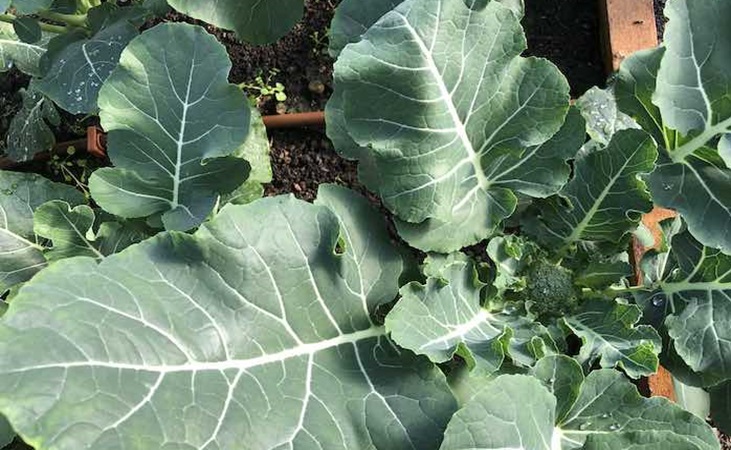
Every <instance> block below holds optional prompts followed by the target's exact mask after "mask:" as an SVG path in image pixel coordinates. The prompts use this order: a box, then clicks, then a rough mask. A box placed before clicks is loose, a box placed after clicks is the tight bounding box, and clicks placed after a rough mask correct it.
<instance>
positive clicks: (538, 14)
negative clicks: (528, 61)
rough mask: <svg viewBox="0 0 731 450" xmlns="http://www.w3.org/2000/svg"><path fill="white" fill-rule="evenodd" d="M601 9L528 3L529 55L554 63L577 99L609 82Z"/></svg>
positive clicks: (574, 3)
mask: <svg viewBox="0 0 731 450" xmlns="http://www.w3.org/2000/svg"><path fill="white" fill-rule="evenodd" d="M598 8H599V2H597V1H589V0H526V1H525V10H526V13H525V19H523V26H524V27H525V30H526V35H527V37H528V50H527V52H526V53H527V54H529V55H535V56H542V57H544V58H547V59H549V60H551V61H553V63H554V64H556V65H557V66H558V68H559V69H561V71H562V72H563V73H564V75H566V77H567V78H568V80H569V84H570V85H571V95H572V96H574V97H578V96H580V95H581V94H583V93H584V92H586V90H587V89H589V88H590V87H592V86H602V85H604V82H605V80H606V73H605V72H604V63H603V60H602V51H601V40H600V25H599V10H598Z"/></svg>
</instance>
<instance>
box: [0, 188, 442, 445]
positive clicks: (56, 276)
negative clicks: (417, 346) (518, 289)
mask: <svg viewBox="0 0 731 450" xmlns="http://www.w3.org/2000/svg"><path fill="white" fill-rule="evenodd" d="M318 202H322V203H324V204H327V205H337V206H336V207H334V208H330V207H326V206H319V205H311V204H307V203H304V202H302V201H299V200H296V199H294V198H293V197H292V196H287V197H276V198H267V199H261V200H258V201H256V202H253V203H251V204H248V205H243V206H240V205H228V206H226V207H224V208H223V210H222V211H221V212H220V213H219V214H218V215H217V216H216V217H215V218H214V219H213V220H211V221H210V222H207V223H205V224H204V225H203V226H202V227H201V228H200V229H199V230H198V231H197V232H196V233H195V234H194V235H192V236H191V235H186V234H182V233H177V232H172V233H161V234H158V235H157V236H156V237H154V238H152V239H150V240H147V241H145V242H143V243H141V244H138V245H136V246H132V247H130V248H128V249H127V250H125V251H123V252H121V253H118V254H116V255H113V256H110V257H109V258H106V259H104V260H103V261H102V262H101V263H99V264H97V263H96V261H95V260H93V259H88V258H74V259H70V260H64V261H61V262H59V263H57V264H55V265H54V266H51V267H49V268H48V269H47V270H44V271H43V272H42V273H41V274H39V275H38V276H37V277H36V278H35V279H34V280H33V281H32V282H30V283H29V284H27V285H26V286H24V287H23V289H22V290H21V291H20V293H19V294H18V296H17V297H16V298H15V299H14V300H13V302H12V304H11V306H10V310H9V311H8V313H7V314H6V315H5V317H4V318H3V320H2V322H1V323H0V353H1V354H2V355H3V358H2V360H1V361H0V376H1V377H2V379H3V383H2V384H0V411H2V412H3V413H4V414H6V416H7V417H8V418H9V420H10V422H11V423H12V425H13V427H14V428H15V429H16V430H17V432H18V433H19V434H20V435H21V436H22V437H23V438H24V439H25V440H26V441H27V442H30V443H32V444H34V445H37V446H39V447H49V448H71V447H73V448H79V447H92V448H112V447H127V448H144V449H148V448H163V447H165V446H173V447H179V448H183V447H185V448H199V449H203V448H206V449H212V448H217V449H230V448H239V447H241V445H242V443H246V444H245V446H246V448H247V449H251V450H256V449H273V448H318V447H321V448H328V449H353V448H394V449H395V448H398V449H402V448H403V449H414V450H420V449H430V448H436V447H438V445H439V442H440V440H441V436H442V433H443V431H444V428H445V426H446V422H447V421H448V419H449V417H450V416H451V415H452V413H453V412H454V410H455V409H456V404H455V401H454V398H453V397H452V395H451V393H450V392H449V390H448V387H447V384H446V382H445V380H444V376H443V375H442V374H441V372H440V371H439V370H438V369H437V368H436V367H435V366H434V365H433V364H432V363H431V362H429V361H428V360H427V359H426V358H421V357H416V356H414V355H413V354H412V353H410V352H408V351H405V350H400V349H397V348H396V347H395V345H394V344H392V343H391V342H390V341H389V339H388V338H387V336H386V331H385V328H384V327H383V326H380V325H378V324H376V323H374V322H373V320H372V318H371V317H372V315H373V313H374V312H375V309H376V308H377V307H378V306H379V305H380V304H382V303H383V302H384V301H391V300H392V299H393V298H394V297H395V296H396V294H397V289H398V277H399V274H400V272H401V260H400V256H399V253H398V250H397V248H396V247H394V246H392V245H391V244H390V242H389V241H388V240H386V239H384V236H386V231H385V226H384V224H383V222H382V221H381V219H380V218H379V215H378V213H377V211H376V210H375V209H374V208H372V207H369V206H367V203H366V201H365V200H364V199H362V198H359V197H358V196H357V195H356V194H353V193H351V192H349V191H346V190H342V189H335V188H333V189H332V190H326V192H325V193H324V194H323V193H321V196H320V199H319V200H318ZM351 205H354V207H351ZM376 222H380V223H379V226H377V227H375V228H374V227H373V225H374V223H376ZM381 261H385V262H386V263H385V264H381ZM41 348H42V349H43V351H40V349H41Z"/></svg>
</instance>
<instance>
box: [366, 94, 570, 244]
mask: <svg viewBox="0 0 731 450" xmlns="http://www.w3.org/2000/svg"><path fill="white" fill-rule="evenodd" d="M583 143H584V120H583V119H582V118H581V115H580V114H579V112H578V110H576V109H575V108H572V109H570V110H569V113H568V115H567V116H566V121H565V122H564V124H563V126H562V127H561V129H560V130H559V131H558V133H556V134H555V135H554V136H553V137H552V138H551V139H549V140H548V141H546V142H544V143H543V144H540V145H536V146H534V147H530V148H528V149H526V150H525V152H524V153H523V154H522V155H520V156H514V155H512V154H509V153H506V154H504V155H502V156H499V157H497V158H495V159H494V160H492V161H491V163H490V169H489V170H490V172H489V174H488V177H489V178H490V179H491V180H492V184H493V186H496V187H500V188H504V189H502V190H498V191H495V192H494V193H493V194H494V196H493V197H492V198H493V200H494V201H493V202H488V207H489V205H490V204H492V205H495V207H497V208H500V205H503V204H508V203H511V200H507V199H508V198H512V194H511V193H509V192H508V190H513V191H515V192H520V193H521V194H524V195H528V196H531V197H547V196H549V195H552V194H555V193H556V192H558V191H559V190H560V189H561V188H562V187H563V186H564V184H566V181H567V180H568V179H569V175H570V172H571V171H570V168H569V166H568V164H567V163H566V161H567V160H569V159H572V158H573V157H574V156H575V155H576V153H577V151H578V150H579V148H580V147H581V145H582V144H583ZM366 163H367V162H366V161H363V160H361V161H360V167H361V169H363V168H364V167H367V165H365V164H366ZM365 170H366V171H367V170H368V169H365ZM364 181H367V179H366V180H364ZM375 183H376V181H374V182H373V183H366V184H367V185H368V186H369V187H370V186H371V185H372V184H375ZM501 194H502V195H505V196H506V200H505V201H501V200H500V198H499V195H501ZM511 204H512V203H511ZM484 212H485V211H484V210H482V209H481V208H479V207H476V206H473V207H472V208H469V209H464V210H461V211H460V212H459V214H456V215H455V216H454V217H452V219H451V220H449V221H446V222H444V221H440V220H437V219H429V220H426V221H425V222H422V223H418V224H413V223H409V222H405V221H403V220H398V219H397V220H396V228H397V229H398V232H399V234H400V235H401V237H402V238H404V240H405V241H406V242H408V243H409V244H411V245H413V246H415V247H417V248H420V249H423V250H429V251H436V252H450V251H454V250H455V249H458V248H461V247H463V246H464V245H466V244H469V243H474V242H477V241H480V240H482V239H484V238H485V237H486V236H489V235H490V234H491V233H492V230H493V226H494V225H492V224H491V222H490V221H489V220H485V217H491V216H496V215H497V216H507V215H510V213H511V211H508V210H500V209H499V210H497V211H492V210H489V211H488V214H487V215H486V216H485V215H484Z"/></svg>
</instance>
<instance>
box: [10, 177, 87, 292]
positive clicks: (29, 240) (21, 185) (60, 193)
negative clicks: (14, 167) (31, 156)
mask: <svg viewBox="0 0 731 450" xmlns="http://www.w3.org/2000/svg"><path fill="white" fill-rule="evenodd" d="M54 199H61V200H64V201H66V202H68V203H69V204H72V205H80V204H82V203H84V196H83V195H82V194H81V192H79V191H77V190H76V189H74V188H73V187H71V186H68V185H65V184H60V183H53V182H51V181H49V180H47V179H45V178H43V177H41V176H40V175H36V174H30V173H16V172H7V171H0V292H5V291H6V290H7V289H9V288H11V287H13V286H14V285H16V284H18V283H22V282H24V281H27V280H29V279H30V278H31V277H32V276H33V275H35V274H36V273H37V272H38V271H40V270H41V269H42V268H43V267H45V266H46V264H47V261H46V258H45V257H44V255H43V250H44V246H43V245H42V244H43V239H42V238H41V237H39V236H37V235H36V234H35V233H34V232H33V213H34V212H35V210H36V209H37V208H38V207H40V206H41V205H42V204H44V203H46V202H48V201H50V200H54Z"/></svg>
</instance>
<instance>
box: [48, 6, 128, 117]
mask: <svg viewBox="0 0 731 450" xmlns="http://www.w3.org/2000/svg"><path fill="white" fill-rule="evenodd" d="M137 34H138V31H137V28H136V27H135V26H134V25H132V24H131V23H130V22H128V21H126V20H119V21H117V22H115V23H113V24H111V25H109V26H107V27H104V28H102V29H101V30H100V31H99V32H97V33H95V34H94V35H93V36H91V37H88V36H87V35H86V34H85V33H84V32H82V31H73V32H69V33H65V34H62V35H59V36H58V37H56V38H54V39H53V40H52V41H51V42H50V43H49V47H48V49H49V50H48V52H47V53H46V54H45V55H44V57H43V64H44V66H45V67H46V69H45V72H44V77H43V78H42V79H40V80H38V82H37V83H36V87H37V89H39V90H40V91H41V92H43V93H44V94H45V95H47V96H48V97H50V98H51V99H53V101H54V102H56V104H58V105H59V106H60V107H61V108H63V109H65V110H66V111H68V112H70V113H72V114H82V113H83V114H89V113H95V112H96V111H97V110H98V108H97V98H98V96H99V90H100V89H101V88H102V85H103V84H104V82H105V81H106V79H107V77H109V74H111V73H112V71H113V70H114V68H115V67H116V66H117V63H118V61H119V56H120V54H121V53H122V50H124V48H125V47H126V46H127V44H128V43H129V41H130V40H132V38H134V37H135V36H137Z"/></svg>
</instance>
